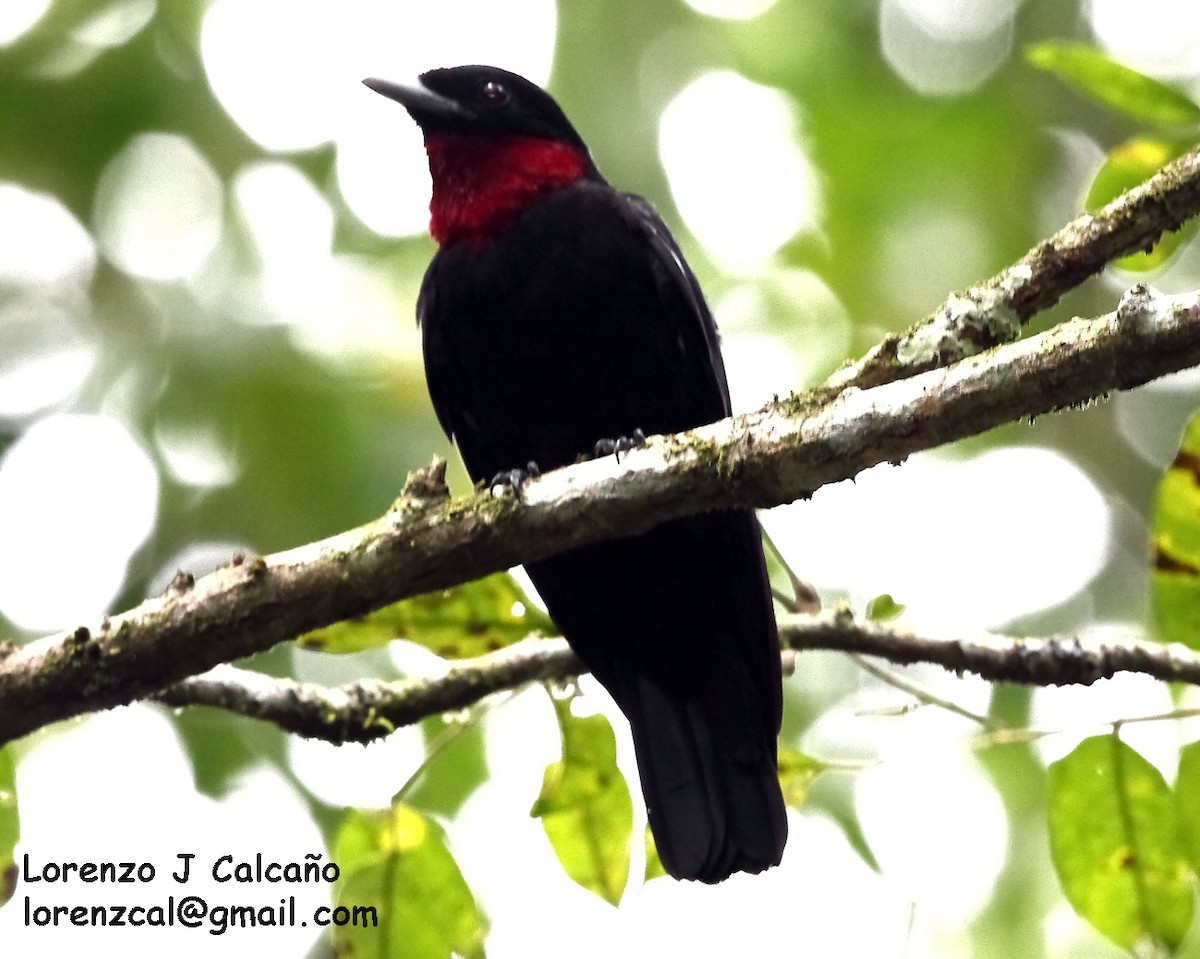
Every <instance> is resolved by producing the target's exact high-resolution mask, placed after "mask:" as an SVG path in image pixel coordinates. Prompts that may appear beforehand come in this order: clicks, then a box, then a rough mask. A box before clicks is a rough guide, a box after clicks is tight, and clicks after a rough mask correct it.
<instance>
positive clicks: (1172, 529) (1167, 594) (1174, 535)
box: [1150, 413, 1200, 649]
mask: <svg viewBox="0 0 1200 959" xmlns="http://www.w3.org/2000/svg"><path fill="white" fill-rule="evenodd" d="M1150 529H1151V535H1152V536H1153V541H1154V568H1153V571H1152V573H1151V579H1150V586H1151V590H1150V605H1151V608H1152V612H1153V613H1154V624H1155V628H1156V630H1157V634H1158V637H1159V639H1161V640H1162V641H1163V642H1168V643H1183V644H1184V645H1186V646H1190V647H1191V648H1192V649H1200V413H1194V414H1193V415H1192V418H1191V419H1190V420H1189V421H1188V425H1187V429H1186V430H1185V431H1184V434H1183V442H1182V443H1181V444H1180V447H1179V452H1178V454H1176V456H1175V460H1174V462H1172V463H1171V465H1170V466H1169V467H1167V470H1166V472H1165V473H1163V477H1162V479H1161V480H1159V483H1158V490H1157V491H1156V493H1155V497H1154V511H1153V514H1152V517H1151V524H1150Z"/></svg>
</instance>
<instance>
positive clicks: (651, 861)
mask: <svg viewBox="0 0 1200 959" xmlns="http://www.w3.org/2000/svg"><path fill="white" fill-rule="evenodd" d="M645 841H646V872H645V875H644V876H643V877H642V878H643V879H644V880H645V881H646V882H649V881H650V880H651V879H658V878H659V877H660V876H665V875H666V874H667V870H666V867H665V866H663V864H662V857H661V856H660V855H659V854H658V844H657V843H656V842H655V841H654V833H652V832H651V831H650V826H649V825H647V826H646V835H645Z"/></svg>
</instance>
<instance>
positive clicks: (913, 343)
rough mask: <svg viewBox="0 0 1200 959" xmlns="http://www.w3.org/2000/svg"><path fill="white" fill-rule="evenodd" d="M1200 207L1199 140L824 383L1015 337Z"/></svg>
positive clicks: (937, 360)
mask: <svg viewBox="0 0 1200 959" xmlns="http://www.w3.org/2000/svg"><path fill="white" fill-rule="evenodd" d="M1198 213H1200V147H1196V148H1195V149H1193V150H1191V151H1189V152H1188V153H1185V154H1184V155H1183V156H1181V157H1179V158H1178V159H1176V160H1174V161H1173V162H1171V163H1169V164H1167V165H1166V166H1165V167H1163V168H1162V169H1161V170H1160V171H1159V172H1158V173H1156V174H1155V175H1154V176H1152V177H1151V178H1150V179H1148V180H1146V182H1144V183H1142V184H1141V185H1140V186H1137V187H1135V188H1134V189H1132V190H1130V191H1129V192H1128V193H1123V194H1122V195H1121V196H1119V197H1117V199H1115V200H1113V201H1112V202H1111V203H1109V204H1108V206H1106V207H1104V208H1102V209H1100V210H1098V211H1097V212H1096V213H1093V214H1086V213H1085V214H1084V215H1083V216H1080V217H1078V218H1077V219H1075V220H1072V221H1071V222H1070V223H1068V224H1067V225H1066V226H1065V227H1063V228H1062V229H1061V230H1059V231H1058V232H1057V233H1056V234H1054V236H1052V237H1050V238H1049V239H1048V240H1044V241H1043V242H1041V243H1039V244H1038V245H1037V246H1035V247H1034V248H1033V249H1032V250H1030V251H1029V252H1028V253H1026V254H1025V255H1024V256H1023V257H1021V259H1019V260H1017V262H1016V263H1014V264H1012V265H1011V266H1009V267H1007V268H1006V269H1004V270H1002V271H1001V272H999V273H997V274H996V275H995V276H994V277H992V278H991V279H990V280H987V281H985V282H983V283H980V284H979V285H978V286H973V287H972V288H971V289H969V290H967V291H965V292H963V293H955V294H954V295H953V296H951V297H950V299H948V300H947V301H946V302H945V303H943V304H942V305H941V306H940V307H938V308H937V309H936V310H935V311H934V312H933V313H931V314H930V315H929V316H928V317H926V318H925V319H924V320H922V321H921V322H919V323H917V324H916V325H915V326H913V327H911V328H910V329H909V330H907V331H906V332H904V333H893V334H891V335H889V336H888V337H886V338H885V339H883V340H882V341H881V342H880V343H879V344H878V345H876V346H875V347H873V348H872V349H871V350H870V351H869V352H868V353H867V354H866V355H865V356H864V357H862V358H861V359H859V360H858V361H856V362H854V363H849V364H847V365H846V366H843V367H842V368H841V369H840V370H838V371H837V372H836V373H834V374H833V375H832V376H830V377H829V379H828V380H826V381H825V383H824V384H823V385H822V387H821V390H822V391H823V392H824V393H826V394H828V395H833V394H836V393H839V392H841V391H842V390H844V389H845V388H846V387H848V386H857V387H859V388H860V389H868V388H870V387H872V386H879V385H881V384H883V383H890V382H893V381H895V380H899V379H904V378H905V377H908V376H913V375H915V374H917V373H921V372H924V371H925V370H930V369H933V368H935V367H938V366H945V365H946V364H947V363H950V362H954V361H956V360H960V359H963V358H965V357H967V356H973V355H975V354H976V353H979V352H981V351H982V350H985V349H987V348H989V347H992V346H996V345H998V344H1000V343H1008V342H1011V341H1012V340H1015V339H1016V338H1017V336H1018V335H1020V332H1021V327H1022V326H1023V325H1024V324H1025V323H1026V322H1027V321H1028V320H1029V318H1030V317H1031V316H1033V315H1035V314H1036V313H1038V312H1040V311H1042V310H1045V309H1048V308H1050V307H1051V306H1053V305H1054V304H1055V303H1057V302H1058V301H1059V299H1060V298H1061V297H1062V296H1063V294H1065V293H1066V292H1067V291H1069V290H1071V289H1073V288H1074V287H1076V286H1078V285H1079V284H1080V283H1082V282H1083V281H1084V280H1086V279H1087V278H1088V277H1090V276H1093V275H1095V274H1096V273H1099V272H1100V271H1101V270H1102V269H1104V267H1105V266H1107V265H1108V264H1109V263H1111V262H1112V261H1113V260H1115V259H1118V258H1119V257H1122V256H1125V255H1127V254H1130V253H1134V252H1137V251H1138V250H1142V249H1149V248H1150V247H1152V246H1153V245H1154V244H1155V242H1157V240H1158V239H1159V238H1160V237H1161V236H1162V235H1163V234H1164V233H1169V232H1171V231H1172V230H1177V229H1179V227H1180V226H1182V225H1183V224H1184V223H1185V222H1186V221H1187V220H1189V219H1190V218H1192V217H1194V216H1196V215H1197V214H1198Z"/></svg>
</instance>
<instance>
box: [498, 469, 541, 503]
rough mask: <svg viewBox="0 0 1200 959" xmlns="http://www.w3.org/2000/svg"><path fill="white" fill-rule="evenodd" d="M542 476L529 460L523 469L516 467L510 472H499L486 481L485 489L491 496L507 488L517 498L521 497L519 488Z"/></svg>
mask: <svg viewBox="0 0 1200 959" xmlns="http://www.w3.org/2000/svg"><path fill="white" fill-rule="evenodd" d="M541 475H542V471H541V470H540V469H538V465H537V463H535V462H533V460H530V461H529V462H528V463H526V464H525V466H524V467H518V468H517V469H512V470H501V471H500V472H499V473H497V474H496V475H495V476H493V477H492V478H491V479H490V480H488V484H487V489H488V492H489V493H491V494H492V495H493V496H495V495H496V490H497V489H499V488H504V487H507V488H508V489H511V490H512V491H513V493H514V494H516V495H517V496H518V497H519V496H520V495H521V487H522V486H524V485H525V484H526V483H528V482H529V481H530V480H531V479H537V478H538V477H539V476H541Z"/></svg>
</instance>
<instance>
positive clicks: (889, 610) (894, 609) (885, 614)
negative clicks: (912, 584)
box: [867, 593, 904, 622]
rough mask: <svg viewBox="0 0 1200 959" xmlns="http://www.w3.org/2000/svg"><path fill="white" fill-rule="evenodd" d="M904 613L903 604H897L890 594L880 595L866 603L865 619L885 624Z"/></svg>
mask: <svg viewBox="0 0 1200 959" xmlns="http://www.w3.org/2000/svg"><path fill="white" fill-rule="evenodd" d="M903 612H904V604H903V603H897V602H896V601H895V600H894V599H893V598H892V595H891V593H881V594H880V595H878V596H876V597H875V598H874V599H872V600H870V601H869V602H868V603H867V619H873V620H876V621H878V622H885V621H887V620H889V619H895V618H896V617H897V616H899V615H900V614H901V613H903Z"/></svg>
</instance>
